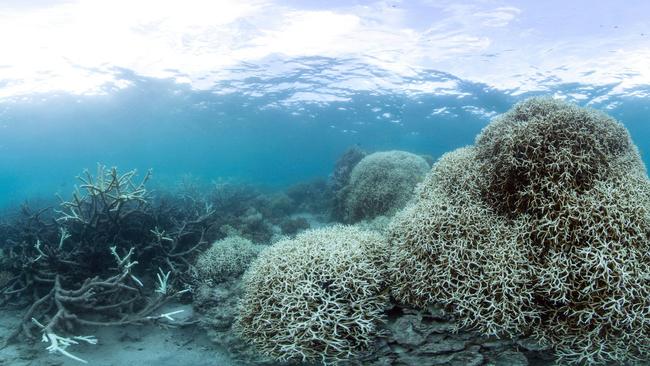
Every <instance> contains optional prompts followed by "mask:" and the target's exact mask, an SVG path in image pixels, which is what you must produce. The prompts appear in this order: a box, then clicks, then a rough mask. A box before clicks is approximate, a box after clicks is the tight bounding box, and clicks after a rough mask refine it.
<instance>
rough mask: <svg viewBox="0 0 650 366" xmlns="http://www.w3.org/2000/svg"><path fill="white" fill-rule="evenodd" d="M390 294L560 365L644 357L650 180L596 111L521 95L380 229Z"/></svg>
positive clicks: (649, 307) (447, 158)
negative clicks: (546, 353) (441, 310)
mask: <svg viewBox="0 0 650 366" xmlns="http://www.w3.org/2000/svg"><path fill="white" fill-rule="evenodd" d="M389 236H390V240H391V242H392V244H393V246H392V252H393V253H392V257H391V278H392V280H393V282H394V290H393V292H394V295H395V297H396V298H397V299H398V300H400V301H402V302H404V303H407V304H411V305H416V306H427V305H430V304H433V303H438V302H440V303H443V304H445V305H447V306H448V307H449V308H451V309H453V311H454V312H455V314H456V315H457V316H458V317H459V321H460V324H461V325H463V326H466V327H471V328H475V329H478V330H480V331H482V332H483V333H486V334H498V335H501V334H505V335H513V334H520V333H523V334H533V335H534V336H535V337H536V338H538V339H539V340H541V341H543V342H544V343H548V344H551V345H552V346H553V347H555V349H556V351H557V354H558V356H560V361H561V362H573V363H587V364H600V363H607V364H609V363H617V362H619V363H623V362H630V361H638V360H646V361H647V360H648V359H650V327H649V326H648V324H650V257H649V256H648V253H650V181H649V180H648V177H647V174H646V171H645V168H644V167H643V164H642V163H641V160H640V157H639V155H638V152H637V150H636V147H635V146H634V144H633V143H632V142H631V140H630V138H629V136H628V134H627V131H625V129H624V128H623V127H622V126H621V125H620V124H619V123H618V122H616V121H614V120H612V119H611V118H609V117H606V116H604V115H603V114H600V113H596V112H593V111H589V110H585V109H582V108H578V107H575V106H571V105H567V104H565V103H562V102H558V101H553V100H549V99H531V100H528V101H526V102H523V103H521V104H519V105H517V106H515V108H513V110H512V111H510V112H508V113H506V114H505V115H504V116H501V117H499V118H497V119H496V121H495V122H493V123H492V124H491V125H490V126H488V127H487V128H486V129H485V130H484V131H483V132H482V134H481V135H480V136H479V137H478V138H477V144H476V146H475V147H468V148H464V149H460V150H457V151H455V152H452V153H449V154H446V155H444V156H443V157H442V158H441V159H440V160H439V161H438V162H437V163H436V164H435V166H434V167H433V169H432V171H431V173H430V174H429V176H428V177H427V178H426V179H425V181H424V182H423V183H422V184H421V185H420V186H419V189H418V195H417V200H416V202H414V203H413V204H411V205H410V206H409V207H408V208H406V209H405V210H403V211H402V212H401V213H400V214H398V216H397V217H396V219H395V220H394V222H393V224H392V226H391V229H390V231H389Z"/></svg>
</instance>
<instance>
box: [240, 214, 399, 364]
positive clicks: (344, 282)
mask: <svg viewBox="0 0 650 366" xmlns="http://www.w3.org/2000/svg"><path fill="white" fill-rule="evenodd" d="M386 261H387V250H386V244H385V241H384V239H383V238H382V236H381V235H378V234H376V233H374V232H368V231H362V230H359V229H357V228H355V227H346V226H333V227H328V228H323V229H317V230H310V231H306V232H303V233H301V234H299V235H298V236H297V237H296V238H295V239H287V240H283V241H280V242H278V243H276V244H274V245H273V246H271V247H270V248H269V249H267V250H265V251H264V252H262V253H261V254H260V255H259V257H258V258H257V259H256V260H255V262H253V264H252V265H251V267H250V268H249V269H248V271H247V272H246V273H245V274H244V290H245V293H244V296H243V299H242V301H241V303H240V310H239V314H238V316H237V321H236V329H237V330H238V332H239V333H240V334H241V336H242V337H243V338H244V339H246V340H247V341H249V342H250V343H251V344H252V345H253V346H254V347H255V348H256V349H257V350H258V351H260V352H261V353H263V354H265V355H268V356H270V357H272V358H274V359H277V360H280V361H303V362H314V361H321V362H325V363H330V362H338V361H347V360H350V359H353V358H355V357H358V356H359V355H360V354H362V353H364V352H366V351H369V350H370V349H371V346H372V344H373V342H374V339H375V337H376V336H377V335H378V334H379V326H380V324H381V322H382V320H383V314H384V308H385V306H386V305H387V302H388V294H387V291H386V283H385V278H386Z"/></svg>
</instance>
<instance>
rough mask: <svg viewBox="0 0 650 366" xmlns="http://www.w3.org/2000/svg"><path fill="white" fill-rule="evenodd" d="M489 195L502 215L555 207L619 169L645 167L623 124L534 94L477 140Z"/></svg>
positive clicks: (592, 111) (587, 110) (493, 124)
mask: <svg viewBox="0 0 650 366" xmlns="http://www.w3.org/2000/svg"><path fill="white" fill-rule="evenodd" d="M476 150H477V155H478V156H477V159H478V161H479V162H480V164H481V167H480V169H481V171H482V173H483V175H485V177H486V179H487V181H486V182H485V185H484V187H483V194H484V196H485V197H484V198H485V199H487V200H488V202H489V203H490V204H491V205H492V206H493V207H494V208H495V209H498V210H499V211H500V213H502V214H508V215H513V214H519V213H524V212H529V211H535V210H537V211H539V210H542V209H550V210H552V209H554V207H552V206H553V205H554V204H555V203H557V202H558V201H560V200H562V195H563V194H564V193H566V192H569V191H570V192H585V191H587V190H589V189H590V188H591V187H593V185H594V183H595V182H597V181H599V180H603V179H607V178H609V177H611V176H612V175H614V174H618V173H617V171H616V170H618V171H619V172H620V171H623V172H625V171H629V170H640V169H644V166H643V163H642V162H641V160H640V159H639V156H638V153H637V151H636V147H635V146H634V144H633V143H632V141H631V140H630V136H629V134H628V132H627V130H626V129H625V127H623V125H621V124H620V123H619V122H617V121H616V120H614V119H613V118H611V117H609V116H607V115H605V114H603V113H601V112H598V111H595V110H590V109H585V108H580V107H578V106H575V105H571V104H567V103H564V102H560V101H557V100H553V99H549V98H531V99H529V100H527V101H525V102H522V103H520V104H517V105H516V106H515V107H514V108H513V109H512V110H510V111H508V112H507V113H505V114H503V115H502V116H500V117H498V118H496V120H495V121H493V122H492V123H490V125H489V126H487V127H486V128H485V129H484V130H483V131H482V132H481V134H480V135H479V136H478V137H477V139H476Z"/></svg>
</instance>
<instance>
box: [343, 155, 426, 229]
mask: <svg viewBox="0 0 650 366" xmlns="http://www.w3.org/2000/svg"><path fill="white" fill-rule="evenodd" d="M428 171H429V164H428V163H427V162H426V160H424V158H422V157H420V156H418V155H415V154H411V153H409V152H405V151H385V152H377V153H374V154H370V155H368V156H366V157H365V158H363V159H362V160H361V161H360V162H359V163H358V164H357V165H356V166H355V167H354V169H352V172H351V173H350V181H349V183H348V185H347V186H346V187H345V188H344V190H343V192H342V193H341V194H342V195H343V196H344V208H345V216H346V217H345V219H346V221H347V222H357V221H359V220H363V219H372V218H374V217H377V216H379V215H392V214H394V213H395V212H396V211H398V210H399V209H401V208H403V207H404V206H405V205H406V203H407V202H408V200H409V199H410V198H411V196H412V194H413V189H414V188H415V186H416V185H417V184H418V182H420V181H421V180H422V178H423V177H424V175H425V174H426V173H427V172H428Z"/></svg>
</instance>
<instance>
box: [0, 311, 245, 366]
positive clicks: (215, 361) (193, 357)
mask: <svg viewBox="0 0 650 366" xmlns="http://www.w3.org/2000/svg"><path fill="white" fill-rule="evenodd" d="M21 317H22V311H16V310H10V311H6V310H3V311H1V312H0V340H2V339H4V338H6V337H7V336H8V335H9V334H10V333H11V332H12V331H13V330H14V329H15V327H17V326H18V325H19V323H20V319H21ZM86 330H87V331H89V332H90V333H92V334H93V335H94V336H95V337H97V339H98V340H99V342H98V344H96V345H87V344H79V345H74V346H71V347H70V348H68V351H69V352H70V353H72V354H74V355H75V356H77V357H80V358H82V359H84V360H86V361H87V362H88V364H89V365H93V366H118V365H135V366H149V365H152V366H153V365H157V366H184V365H192V366H240V365H242V364H241V363H238V362H235V361H233V360H232V359H230V358H229V357H228V356H227V353H226V351H225V350H223V349H220V348H219V347H218V346H217V345H215V344H214V343H212V342H211V341H210V339H209V338H208V337H207V335H206V332H205V331H204V330H203V329H201V328H200V327H198V326H196V325H190V326H185V327H177V328H168V327H160V326H156V325H142V326H127V327H102V328H96V329H86ZM46 346H47V345H46V344H45V343H40V342H34V343H32V344H30V343H24V342H23V343H20V342H18V343H13V344H10V345H9V346H7V347H6V348H4V349H2V350H0V365H2V366H80V365H83V363H81V362H78V361H75V360H72V359H69V358H67V357H64V356H62V355H60V354H51V353H48V351H47V350H46V349H45V347H46Z"/></svg>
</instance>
